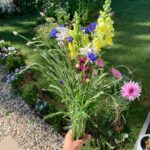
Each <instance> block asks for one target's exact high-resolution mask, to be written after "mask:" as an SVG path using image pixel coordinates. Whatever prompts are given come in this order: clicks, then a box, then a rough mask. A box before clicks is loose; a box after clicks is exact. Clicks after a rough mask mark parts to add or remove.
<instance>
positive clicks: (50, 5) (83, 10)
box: [44, 0, 104, 23]
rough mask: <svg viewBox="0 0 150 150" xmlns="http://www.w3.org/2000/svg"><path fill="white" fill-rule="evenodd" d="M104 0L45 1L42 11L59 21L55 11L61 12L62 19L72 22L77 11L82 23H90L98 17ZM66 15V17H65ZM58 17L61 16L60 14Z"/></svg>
mask: <svg viewBox="0 0 150 150" xmlns="http://www.w3.org/2000/svg"><path fill="white" fill-rule="evenodd" d="M103 2H104V0H94V1H90V0H63V1H59V0H45V1H44V9H45V12H46V15H47V16H49V17H54V18H56V19H58V20H59V17H58V13H57V11H59V10H61V11H62V12H63V14H64V15H65V16H64V18H67V19H66V20H68V19H69V18H70V19H71V20H72V18H73V16H74V13H75V12H76V11H77V12H78V13H79V14H80V17H81V20H82V22H84V23H85V22H87V21H90V20H88V18H91V20H93V19H94V18H97V17H98V12H99V9H100V8H101V7H102V4H103ZM67 14H68V15H67ZM60 16H62V15H61V14H60Z"/></svg>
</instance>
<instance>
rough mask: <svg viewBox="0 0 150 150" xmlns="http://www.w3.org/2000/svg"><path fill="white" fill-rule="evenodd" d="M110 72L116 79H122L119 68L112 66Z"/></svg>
mask: <svg viewBox="0 0 150 150" xmlns="http://www.w3.org/2000/svg"><path fill="white" fill-rule="evenodd" d="M111 72H112V74H113V75H114V77H116V78H117V79H122V74H121V72H120V71H119V70H117V69H115V68H113V67H112V69H111Z"/></svg>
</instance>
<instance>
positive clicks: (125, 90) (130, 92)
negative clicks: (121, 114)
mask: <svg viewBox="0 0 150 150" xmlns="http://www.w3.org/2000/svg"><path fill="white" fill-rule="evenodd" d="M140 94H141V87H140V86H139V84H138V83H135V82H132V81H129V82H126V83H125V84H124V85H123V87H122V88H121V95H122V97H123V98H126V99H128V100H129V101H134V100H135V99H136V98H139V97H140Z"/></svg>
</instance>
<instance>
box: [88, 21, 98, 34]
mask: <svg viewBox="0 0 150 150" xmlns="http://www.w3.org/2000/svg"><path fill="white" fill-rule="evenodd" d="M96 26H97V22H93V23H91V24H90V25H89V26H88V31H89V32H91V33H93V32H94V30H95V28H96Z"/></svg>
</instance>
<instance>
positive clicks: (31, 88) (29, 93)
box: [22, 83, 38, 107]
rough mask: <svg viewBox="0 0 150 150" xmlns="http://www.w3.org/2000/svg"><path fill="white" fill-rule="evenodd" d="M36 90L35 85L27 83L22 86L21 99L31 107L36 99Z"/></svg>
mask: <svg viewBox="0 0 150 150" xmlns="http://www.w3.org/2000/svg"><path fill="white" fill-rule="evenodd" d="M37 93H38V89H37V86H36V84H35V83H29V84H26V85H24V87H23V90H22V97H23V99H24V100H25V101H26V102H27V104H28V105H29V106H31V107H33V106H34V104H35V102H36V99H37Z"/></svg>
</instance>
